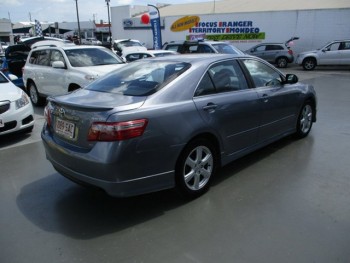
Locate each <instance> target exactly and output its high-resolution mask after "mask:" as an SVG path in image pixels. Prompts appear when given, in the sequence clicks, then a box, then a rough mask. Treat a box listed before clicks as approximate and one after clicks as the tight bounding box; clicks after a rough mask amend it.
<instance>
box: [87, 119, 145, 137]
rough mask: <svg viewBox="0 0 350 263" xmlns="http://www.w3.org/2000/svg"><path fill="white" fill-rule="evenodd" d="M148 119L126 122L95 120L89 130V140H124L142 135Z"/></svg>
mask: <svg viewBox="0 0 350 263" xmlns="http://www.w3.org/2000/svg"><path fill="white" fill-rule="evenodd" d="M147 123H148V121H147V119H140V120H133V121H124V122H94V123H93V124H92V125H91V127H90V130H89V134H88V140H89V141H122V140H127V139H131V138H135V137H138V136H141V135H142V134H143V132H144V131H145V129H146V126H147Z"/></svg>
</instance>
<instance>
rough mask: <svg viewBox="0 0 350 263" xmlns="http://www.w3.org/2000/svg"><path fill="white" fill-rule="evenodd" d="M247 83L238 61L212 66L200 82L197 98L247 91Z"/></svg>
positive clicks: (196, 93)
mask: <svg viewBox="0 0 350 263" xmlns="http://www.w3.org/2000/svg"><path fill="white" fill-rule="evenodd" d="M247 88H248V86H247V82H246V79H245V77H244V75H243V72H242V70H241V68H240V66H239V65H238V63H237V61H235V60H231V61H225V62H220V63H216V64H215V65H213V66H211V67H210V69H209V70H208V72H207V73H206V74H205V75H204V76H203V78H202V80H201V81H200V83H199V85H198V87H197V90H196V92H195V96H203V95H207V94H212V93H221V92H230V91H238V90H243V89H247Z"/></svg>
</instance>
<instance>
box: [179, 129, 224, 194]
mask: <svg viewBox="0 0 350 263" xmlns="http://www.w3.org/2000/svg"><path fill="white" fill-rule="evenodd" d="M198 154H200V155H201V156H200V157H199V155H198ZM194 156H195V157H194ZM203 156H204V157H203ZM195 160H196V161H195ZM197 161H198V162H197ZM220 166H221V161H220V144H219V141H218V139H217V138H216V136H214V135H213V134H210V133H203V134H199V135H197V136H195V137H194V138H192V139H191V140H190V141H189V142H188V143H187V144H186V145H185V146H184V148H183V149H182V151H181V153H180V154H179V157H178V159H177V161H176V166H175V182H176V188H177V190H179V192H180V194H182V195H183V196H185V197H190V198H194V197H197V196H199V195H201V194H203V193H205V192H206V191H207V190H208V189H209V187H210V182H211V180H212V178H213V177H214V176H215V173H216V171H217V170H218V168H219V167H220ZM190 174H193V175H192V176H191V175H190ZM189 177H190V178H192V179H190V180H188V179H186V178H189ZM196 179H197V181H199V184H197V185H196Z"/></svg>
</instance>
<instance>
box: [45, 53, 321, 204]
mask: <svg viewBox="0 0 350 263" xmlns="http://www.w3.org/2000/svg"><path fill="white" fill-rule="evenodd" d="M316 101H317V100H316V94H315V90H314V88H313V87H312V86H310V85H307V84H302V83H299V82H298V78H297V76H295V75H292V74H287V75H286V76H285V75H283V74H282V73H281V72H280V71H278V70H277V69H276V68H274V67H273V66H272V65H270V64H269V63H267V62H265V61H264V60H261V59H259V58H256V57H251V56H246V55H225V54H201V55H175V56H171V57H170V56H169V57H162V58H153V59H143V60H138V61H135V62H133V63H130V64H129V65H127V66H126V67H123V68H121V69H118V70H116V71H114V72H111V73H110V74H108V75H106V76H104V77H102V78H100V79H98V80H96V81H95V82H93V83H91V84H89V85H88V86H86V87H85V88H82V89H79V90H76V91H74V92H72V93H70V94H67V95H62V96H56V97H52V98H49V102H48V104H47V106H46V108H45V118H46V123H45V125H44V127H43V130H42V139H43V143H44V146H45V149H46V155H47V158H48V160H49V161H50V162H51V163H52V165H53V166H54V168H55V169H56V170H57V171H58V172H59V173H60V174H62V175H63V176H65V177H67V178H69V179H71V180H72V181H75V182H77V183H81V184H83V185H93V186H97V187H99V188H102V189H103V190H105V191H106V192H107V193H108V194H110V195H112V196H120V197H121V196H132V195H138V194H143V193H148V192H153V191H158V190H162V189H169V188H173V187H176V188H177V189H178V190H179V191H180V192H181V193H182V194H184V195H186V196H189V197H195V196H198V195H200V194H203V193H204V192H205V191H206V190H207V189H208V188H209V186H210V182H211V179H212V178H213V177H214V176H215V173H216V172H217V168H219V167H220V166H223V165H226V164H228V163H229V162H232V161H233V160H235V159H237V158H239V157H241V156H243V155H246V154H248V153H250V152H252V151H254V150H256V149H258V148H261V147H264V146H266V145H267V144H269V143H272V142H274V141H276V140H279V139H281V138H282V137H285V136H287V135H291V134H294V135H295V136H296V137H299V138H302V137H305V136H307V135H308V134H309V132H310V130H311V127H312V124H313V122H315V121H316V103H317V102H316Z"/></svg>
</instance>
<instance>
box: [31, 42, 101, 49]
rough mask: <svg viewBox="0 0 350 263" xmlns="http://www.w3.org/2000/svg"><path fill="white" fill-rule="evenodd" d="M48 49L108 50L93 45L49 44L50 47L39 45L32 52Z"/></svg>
mask: <svg viewBox="0 0 350 263" xmlns="http://www.w3.org/2000/svg"><path fill="white" fill-rule="evenodd" d="M47 48H62V49H64V50H72V49H108V48H105V47H102V46H91V45H75V44H71V43H61V44H58V45H55V44H48V45H39V46H36V47H34V48H33V49H32V50H42V49H47Z"/></svg>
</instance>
